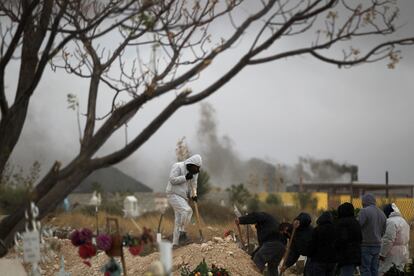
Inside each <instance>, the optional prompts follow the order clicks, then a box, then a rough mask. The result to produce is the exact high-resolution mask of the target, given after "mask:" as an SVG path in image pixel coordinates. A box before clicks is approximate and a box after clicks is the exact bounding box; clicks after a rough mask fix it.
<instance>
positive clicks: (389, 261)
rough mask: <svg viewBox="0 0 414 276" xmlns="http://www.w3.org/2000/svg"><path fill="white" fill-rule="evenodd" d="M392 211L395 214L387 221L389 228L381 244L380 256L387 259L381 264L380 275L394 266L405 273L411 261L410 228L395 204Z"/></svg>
mask: <svg viewBox="0 0 414 276" xmlns="http://www.w3.org/2000/svg"><path fill="white" fill-rule="evenodd" d="M392 209H393V210H394V212H392V213H391V214H390V215H389V217H388V219H387V228H386V230H385V234H384V236H383V237H382V242H381V251H380V256H383V257H385V260H384V261H381V262H380V266H379V273H380V275H383V274H384V273H386V272H387V271H388V270H389V269H390V268H391V267H392V266H393V265H394V264H395V265H396V266H397V269H398V270H400V271H404V266H405V264H406V263H407V262H408V259H409V251H408V243H409V241H410V226H409V225H408V223H407V222H406V221H405V219H404V218H403V217H402V216H401V213H400V210H399V209H398V207H397V206H396V205H395V203H392Z"/></svg>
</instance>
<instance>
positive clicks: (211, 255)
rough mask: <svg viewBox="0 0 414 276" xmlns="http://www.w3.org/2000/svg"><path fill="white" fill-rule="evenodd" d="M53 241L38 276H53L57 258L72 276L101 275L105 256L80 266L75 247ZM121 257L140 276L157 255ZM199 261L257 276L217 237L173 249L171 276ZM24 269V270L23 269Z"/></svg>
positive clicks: (246, 259) (244, 255)
mask: <svg viewBox="0 0 414 276" xmlns="http://www.w3.org/2000/svg"><path fill="white" fill-rule="evenodd" d="M55 241H57V242H58V243H59V248H60V250H59V253H58V254H57V255H56V256H54V257H53V258H51V259H50V261H49V262H47V263H42V264H41V270H42V271H41V272H42V275H46V276H54V275H56V273H57V272H58V271H59V269H60V267H59V265H60V258H61V256H63V257H64V260H65V271H67V272H70V273H71V275H72V276H78V275H79V276H80V275H82V276H92V275H103V273H102V271H101V268H102V267H103V266H104V265H105V263H107V262H108V261H109V258H108V256H106V254H105V253H103V252H101V253H98V255H97V256H95V257H93V258H92V259H91V260H90V263H91V266H88V265H86V264H84V263H83V260H82V259H81V258H80V257H79V255H78V252H77V248H76V247H74V246H73V245H72V244H71V242H70V240H67V239H56V238H55ZM124 254H125V261H126V266H127V270H128V275H144V273H145V272H147V271H148V270H149V269H150V266H151V264H152V263H154V262H155V261H158V260H159V253H158V252H155V253H152V254H150V255H147V256H144V257H141V256H138V257H135V256H132V255H131V254H130V253H129V251H128V250H124ZM13 255H14V254H10V255H9V256H8V258H13V257H15V255H14V256H13ZM203 259H205V260H206V262H207V264H208V265H212V264H215V265H216V266H218V267H223V268H226V269H227V270H228V271H229V272H230V273H231V275H235V276H236V275H249V276H260V275H261V274H260V273H259V272H257V271H256V269H255V265H254V263H253V262H252V261H251V259H250V256H249V255H248V254H247V253H245V252H244V251H243V250H241V249H240V248H238V246H237V244H236V243H234V242H233V241H232V240H223V239H221V238H213V241H208V242H206V243H203V244H194V243H193V244H189V245H187V246H183V247H180V248H177V249H175V250H174V251H173V271H174V275H180V271H181V268H182V267H183V266H187V267H189V268H190V269H191V270H192V269H194V268H195V267H196V266H197V265H198V264H199V263H200V262H201V261H202V260H203ZM118 261H120V260H118ZM26 268H28V267H27V266H26Z"/></svg>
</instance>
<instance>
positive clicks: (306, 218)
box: [296, 213, 312, 228]
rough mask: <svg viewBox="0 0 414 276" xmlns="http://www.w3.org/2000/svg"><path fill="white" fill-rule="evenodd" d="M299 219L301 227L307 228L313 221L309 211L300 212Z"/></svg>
mask: <svg viewBox="0 0 414 276" xmlns="http://www.w3.org/2000/svg"><path fill="white" fill-rule="evenodd" d="M296 219H297V220H299V221H300V226H299V228H306V227H308V226H309V225H310V224H311V222H312V218H311V216H310V215H309V214H308V213H300V214H299V215H298V216H297V217H296Z"/></svg>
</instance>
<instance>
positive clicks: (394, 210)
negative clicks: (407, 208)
mask: <svg viewBox="0 0 414 276" xmlns="http://www.w3.org/2000/svg"><path fill="white" fill-rule="evenodd" d="M383 211H384V214H385V216H386V217H387V218H389V217H394V216H401V212H400V209H398V207H397V205H396V204H395V203H391V204H387V205H385V206H384V209H383Z"/></svg>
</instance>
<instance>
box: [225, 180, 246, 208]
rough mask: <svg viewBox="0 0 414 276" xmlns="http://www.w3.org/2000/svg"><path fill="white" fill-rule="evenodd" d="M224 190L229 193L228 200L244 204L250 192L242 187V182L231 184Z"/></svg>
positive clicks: (232, 202)
mask: <svg viewBox="0 0 414 276" xmlns="http://www.w3.org/2000/svg"><path fill="white" fill-rule="evenodd" d="M226 191H227V192H228V193H229V200H230V202H231V204H236V205H240V206H242V205H245V204H247V202H248V200H249V199H250V198H251V194H250V192H249V191H248V190H247V189H246V187H244V184H242V183H241V184H239V185H231V187H230V188H227V189H226Z"/></svg>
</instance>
